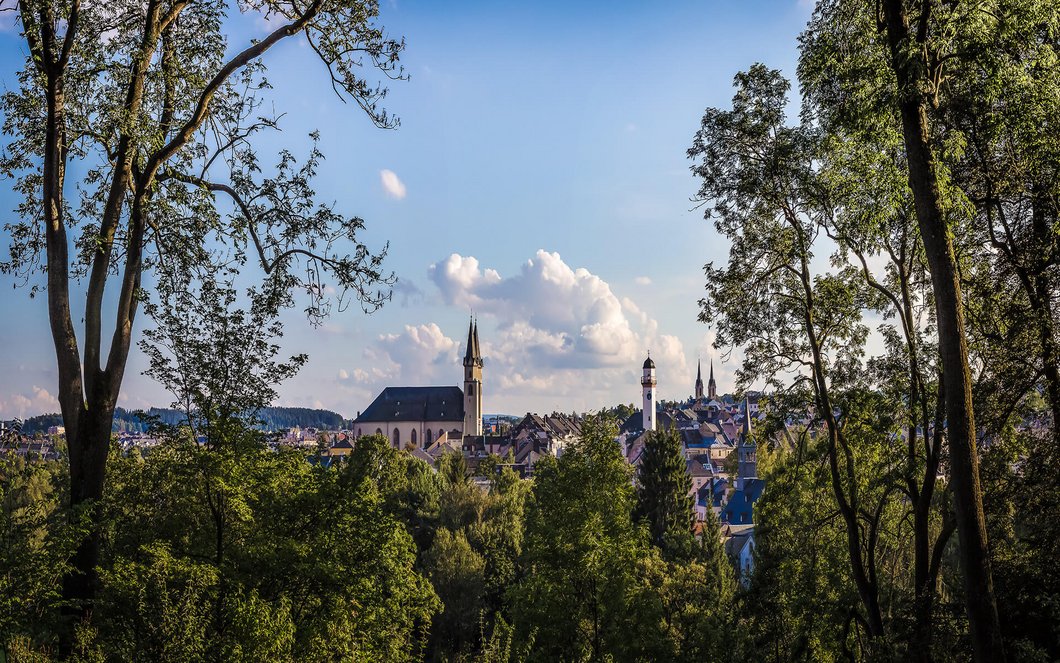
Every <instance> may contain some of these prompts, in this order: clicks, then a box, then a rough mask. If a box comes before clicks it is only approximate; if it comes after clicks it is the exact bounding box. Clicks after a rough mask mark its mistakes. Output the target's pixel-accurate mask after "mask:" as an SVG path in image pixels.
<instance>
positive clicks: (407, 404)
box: [354, 387, 464, 423]
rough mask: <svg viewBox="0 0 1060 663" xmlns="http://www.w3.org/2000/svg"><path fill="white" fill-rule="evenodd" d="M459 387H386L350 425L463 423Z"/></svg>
mask: <svg viewBox="0 0 1060 663" xmlns="http://www.w3.org/2000/svg"><path fill="white" fill-rule="evenodd" d="M463 420H464V392H463V391H462V390H461V389H460V387H387V388H386V389H384V390H383V393H381V394H379V395H378V396H377V397H376V399H375V400H374V401H372V404H371V405H369V406H368V408H367V409H366V410H365V411H364V412H362V413H361V416H359V417H357V419H356V420H355V422H354V423H362V422H369V421H373V422H374V421H463Z"/></svg>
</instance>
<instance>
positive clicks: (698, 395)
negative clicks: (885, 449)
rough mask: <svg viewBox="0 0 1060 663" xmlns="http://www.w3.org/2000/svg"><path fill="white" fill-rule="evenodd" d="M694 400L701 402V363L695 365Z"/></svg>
mask: <svg viewBox="0 0 1060 663" xmlns="http://www.w3.org/2000/svg"><path fill="white" fill-rule="evenodd" d="M696 400H697V401H701V400H703V362H702V360H701V361H700V362H699V363H698V364H697V365H696Z"/></svg>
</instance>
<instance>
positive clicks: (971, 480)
mask: <svg viewBox="0 0 1060 663" xmlns="http://www.w3.org/2000/svg"><path fill="white" fill-rule="evenodd" d="M930 5H931V3H930V2H926V3H925V5H924V6H923V8H922V9H921V11H923V12H928V11H930ZM884 12H885V16H886V21H887V36H888V41H889V45H890V50H891V58H892V59H891V66H892V69H893V70H894V73H895V75H896V77H897V82H898V88H899V99H900V102H899V110H900V112H901V117H902V133H903V137H904V141H905V149H906V159H907V163H908V169H909V186H910V188H911V189H912V192H913V201H914V203H915V206H916V213H917V221H918V223H919V226H920V235H921V238H922V240H923V242H924V252H925V255H926V257H927V261H928V267H929V268H930V270H931V281H932V286H933V289H934V294H935V313H936V318H937V321H938V334H939V355H940V359H941V363H942V371H943V374H944V377H943V393H944V397H945V399H946V431H947V439H948V442H949V451H950V456H949V466H950V483H951V486H952V490H953V496H954V507H955V511H956V517H957V533H958V539H959V541H960V558H961V566H962V568H963V570H964V584H965V593H966V597H965V598H966V606H965V607H966V609H967V612H968V621H969V625H970V630H971V636H972V647H973V651H974V655H975V660H976V661H979V662H981V663H987V662H988V661H990V662H995V661H1002V660H1004V651H1003V649H1002V642H1001V627H1000V622H999V620H998V613H997V603H996V601H995V599H994V583H993V578H992V576H991V572H990V556H989V548H988V545H987V534H986V518H985V516H984V514H983V501H982V489H981V487H980V485H979V459H978V451H977V447H976V436H975V419H974V412H973V409H972V379H971V371H970V369H969V366H968V345H967V340H966V338H965V333H964V318H963V312H962V310H961V290H960V282H959V280H958V274H957V266H956V259H955V257H954V252H953V243H952V240H951V238H950V235H949V229H948V227H947V225H946V220H945V216H944V213H943V210H942V202H941V197H940V192H939V187H938V178H937V171H936V169H937V163H936V160H935V155H934V152H933V150H932V148H931V144H930V140H931V139H930V130H929V125H928V118H927V110H926V105H925V100H924V98H923V93H922V92H920V87H921V86H922V85H924V84H926V80H924V78H925V77H924V75H923V74H920V73H918V72H919V69H918V68H919V67H922V66H923V63H918V62H917V60H918V57H919V56H920V55H922V49H923V47H924V44H923V43H922V42H923V40H924V39H926V37H925V36H924V35H925V34H926V27H922V28H921V37H920V39H918V43H915V44H914V43H910V39H909V21H908V17H907V15H906V12H905V8H904V7H903V3H902V0H886V2H884ZM921 18H922V21H923V24H922V25H923V26H926V20H927V17H926V16H923V17H921ZM914 46H916V47H917V48H916V49H915V50H911V49H913V47H914Z"/></svg>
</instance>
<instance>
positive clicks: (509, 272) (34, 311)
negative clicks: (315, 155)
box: [0, 0, 811, 418]
mask: <svg viewBox="0 0 1060 663" xmlns="http://www.w3.org/2000/svg"><path fill="white" fill-rule="evenodd" d="M810 11H811V6H810V3H808V2H807V1H806V0H741V1H740V2H732V1H731V0H699V1H698V2H692V1H688V0H673V1H671V2H665V3H643V2H633V1H629V2H625V1H615V2H594V1H584V2H578V3H571V2H553V1H550V0H546V1H542V2H514V1H494V2H470V1H452V2H444V3H440V2H431V1H428V0H382V3H381V8H380V17H379V19H378V22H379V24H381V25H383V26H385V28H386V31H387V32H388V33H389V34H391V35H393V36H404V38H405V40H406V43H407V46H406V50H405V51H404V53H403V54H402V58H401V59H402V63H403V64H404V66H405V68H406V70H407V72H408V74H409V80H407V81H396V82H392V83H390V84H389V87H390V93H389V95H388V96H387V98H386V101H385V107H386V108H387V110H388V111H389V112H391V113H393V114H395V115H397V116H398V117H400V120H401V125H400V127H399V128H397V129H396V130H383V129H378V128H375V127H374V126H373V125H372V124H371V122H369V121H368V119H367V118H366V117H365V116H364V114H363V113H362V112H361V111H360V109H359V108H357V107H356V105H353V104H344V103H343V102H341V101H340V100H339V99H337V98H336V97H335V95H334V93H333V92H332V91H331V89H330V86H329V83H328V80H327V76H326V70H325V69H324V66H323V65H322V64H321V63H320V62H319V61H318V60H316V59H315V56H314V55H313V53H312V51H311V49H309V48H308V47H307V46H306V45H305V44H304V43H301V42H300V41H296V40H290V42H289V43H283V44H281V45H280V46H278V47H277V48H275V49H273V50H272V51H270V52H269V53H268V54H267V55H266V57H265V64H266V65H267V66H268V68H269V75H268V78H269V81H270V82H271V83H272V85H273V86H274V91H273V93H272V98H271V99H270V103H272V104H274V105H275V107H276V109H277V110H278V111H280V112H284V113H286V114H285V116H284V118H283V120H282V123H281V127H282V129H283V132H282V133H280V134H278V135H275V136H271V137H268V138H267V139H266V140H264V141H262V143H261V144H260V145H261V155H262V158H263V159H266V158H267V157H268V156H269V155H270V151H271V153H275V151H276V150H278V149H280V148H283V147H288V148H291V149H292V150H293V151H294V152H295V153H299V150H300V149H301V150H303V151H304V149H305V148H306V145H307V140H306V135H307V134H308V133H309V132H310V131H313V130H314V129H316V130H319V132H320V134H321V147H322V149H323V151H324V153H325V154H326V161H325V162H324V164H323V167H322V168H321V170H320V173H319V176H318V180H317V181H316V191H317V194H318V197H319V199H320V200H323V201H334V202H335V204H336V207H337V209H339V210H340V211H342V212H344V213H347V214H352V215H357V216H360V217H362V218H363V219H365V221H366V224H367V227H366V229H365V231H364V232H363V234H362V235H361V236H360V238H359V239H360V240H361V241H363V242H365V243H366V244H368V245H369V247H372V248H374V249H379V248H381V247H383V246H384V245H386V243H388V242H389V253H388V257H387V260H386V263H385V265H386V268H387V269H389V270H392V271H393V272H394V273H395V275H396V276H397V278H398V282H397V285H396V286H395V290H394V296H393V299H392V301H390V302H389V303H387V304H386V305H385V306H384V307H383V308H382V309H380V310H379V311H377V312H376V313H373V314H371V315H365V314H364V313H362V312H361V311H360V309H358V308H357V307H356V306H352V307H349V308H348V309H347V310H345V311H342V312H335V313H333V314H332V316H331V317H329V318H328V319H327V320H326V321H325V323H324V324H323V325H321V326H318V327H314V326H312V325H310V324H309V323H308V322H307V321H306V319H305V317H304V316H303V315H302V314H300V313H299V312H298V311H292V312H290V313H289V314H288V315H285V318H284V323H285V336H284V338H283V341H282V347H283V350H284V352H285V353H287V354H296V353H307V354H308V355H309V361H308V363H307V364H306V366H305V367H304V368H303V369H302V371H301V372H300V373H299V375H297V376H296V377H295V378H293V379H291V380H289V381H288V382H286V383H284V384H283V385H281V386H280V388H279V399H278V401H277V404H278V405H290V406H305V407H321V408H327V409H330V410H334V411H337V412H339V413H340V414H342V415H344V416H346V417H354V416H356V415H357V413H358V412H360V411H361V410H364V409H365V408H366V407H367V406H368V404H369V403H370V402H371V401H372V399H373V398H375V396H376V395H378V394H379V392H380V391H381V390H382V389H383V388H384V387H386V386H407V385H458V386H460V385H462V379H463V378H462V367H461V365H460V359H461V357H463V352H464V344H465V341H466V337H467V326H468V320H469V316H470V314H471V312H472V311H473V312H474V314H475V315H476V316H477V318H478V325H479V338H480V341H481V346H482V352H483V355H484V358H485V368H484V382H485V385H484V409H485V411H486V412H487V413H507V414H522V413H525V412H530V411H533V412H541V413H546V412H552V411H563V412H570V411H578V412H583V411H590V410H596V409H600V408H603V407H609V406H612V405H616V404H618V403H639V402H640V384H639V376H640V370H641V364H642V363H643V361H644V357H645V356H646V354H647V353H648V352H649V351H650V352H651V357H652V359H653V360H654V361H655V364H656V366H657V378H658V382H659V386H658V398H660V399H677V398H685V397H687V396H689V395H691V393H692V389H693V382H694V380H695V373H696V363H697V361H699V360H702V361H703V364H704V372H706V370H707V365H708V362H709V361H710V360H711V359H713V360H714V365H715V374H716V377H717V381H718V387H719V391H722V392H724V391H728V390H730V389H732V388H733V386H734V385H733V382H732V380H733V378H732V376H733V374H734V371H735V368H736V362H737V361H738V358H737V355H732V356H729V355H727V354H726V353H725V351H724V349H722V350H717V349H714V348H713V347H712V340H713V334H712V332H711V330H710V328H709V327H708V326H707V325H704V324H703V323H700V322H698V321H697V314H698V304H697V302H698V300H699V298H700V297H701V296H702V293H703V286H704V277H703V265H704V264H705V263H707V262H710V261H718V262H722V261H724V260H725V258H726V256H727V253H728V246H727V244H726V243H725V241H724V240H723V239H722V238H721V237H719V236H718V235H717V234H716V233H715V231H714V229H713V227H712V224H711V223H710V222H709V221H706V220H704V219H703V215H702V211H701V210H698V209H694V208H693V207H694V205H693V203H692V202H691V201H690V198H691V197H692V196H693V195H694V194H695V193H696V190H697V189H698V183H697V182H696V180H695V179H694V178H693V176H692V175H691V173H690V172H689V165H690V162H689V161H688V159H687V158H686V150H687V149H688V147H689V145H690V144H691V142H692V137H693V134H694V133H695V131H696V129H697V128H698V126H699V121H700V118H701V117H702V115H703V111H704V109H705V108H707V107H728V106H729V104H730V103H731V97H732V78H733V75H734V74H736V73H737V72H738V71H741V70H745V69H747V68H748V67H749V66H750V65H751V64H753V63H755V62H764V63H766V64H767V65H769V66H771V67H774V68H777V69H780V70H781V71H782V72H784V74H785V75H786V76H788V77H789V78H794V73H795V71H794V69H795V60H796V57H797V52H796V47H797V37H798V34H799V33H800V32H801V31H802V29H803V28H804V26H805V24H806V21H807V20H808V18H809V16H810ZM0 17H3V18H2V20H4V21H6V23H0V86H2V88H3V89H10V88H13V87H14V86H15V85H16V84H17V80H16V74H17V71H18V69H19V68H20V66H21V64H22V62H23V57H24V50H25V47H24V45H23V44H22V43H21V41H20V38H19V36H18V33H17V31H16V30H15V28H14V27H13V26H12V24H11V22H10V18H9V17H10V14H3V15H0ZM239 26H240V27H239V28H238V29H237V30H236V31H235V32H234V34H233V35H232V36H231V40H232V44H233V46H234V45H236V44H238V43H240V42H241V40H242V41H243V42H245V41H247V40H249V39H251V38H254V37H260V36H261V35H263V34H264V33H265V30H266V29H267V27H268V26H267V24H266V23H265V22H264V21H263V20H260V19H257V20H251V19H250V17H248V19H247V20H244V21H242V22H241V23H239ZM0 140H6V138H2V139H0ZM17 203H18V198H17V196H16V194H15V193H14V192H13V191H12V189H11V183H10V182H3V183H0V220H2V221H3V222H5V223H6V222H7V221H9V220H11V219H13V218H14V215H15V214H16V213H15V211H14V208H15V206H16V205H17ZM8 239H9V237H8V235H7V234H6V231H0V247H2V249H3V250H5V251H6V246H7V242H8ZM79 287H80V289H79V290H78V292H79V293H80V297H81V298H82V299H83V286H79ZM75 314H76V312H75ZM0 319H2V320H3V324H0V418H9V417H15V416H20V417H27V416H32V415H35V414H39V413H42V412H52V411H57V409H58V406H57V403H56V401H55V397H54V394H55V392H56V385H57V377H56V369H55V359H54V354H53V349H52V344H51V340H50V334H49V331H48V325H47V311H46V306H45V301H44V295H43V293H41V294H38V295H37V296H36V297H30V290H29V288H26V287H18V284H17V283H16V282H15V281H14V280H13V279H12V278H11V277H7V276H2V275H0ZM137 324H138V325H139V326H140V328H141V329H142V327H143V325H146V324H149V321H147V320H146V319H145V317H144V316H140V317H139V318H138V320H137ZM144 368H145V360H144V357H143V355H142V353H141V352H140V351H139V350H134V351H133V355H132V356H131V358H130V363H129V368H128V369H127V371H126V378H125V382H124V385H123V389H122V394H121V397H120V399H119V405H121V406H123V407H126V408H146V407H150V406H160V407H161V406H167V405H169V404H170V402H171V401H172V400H173V398H172V396H171V395H169V394H167V393H166V392H165V391H164V390H163V389H162V388H161V387H160V386H159V385H158V384H156V383H155V382H153V381H152V380H151V379H150V378H148V377H146V376H144V375H142V371H143V370H144ZM704 379H705V378H704Z"/></svg>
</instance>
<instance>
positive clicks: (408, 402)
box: [353, 320, 482, 449]
mask: <svg viewBox="0 0 1060 663" xmlns="http://www.w3.org/2000/svg"><path fill="white" fill-rule="evenodd" d="M353 430H354V432H355V434H356V435H357V437H360V436H362V435H372V434H378V435H385V436H386V437H387V438H389V439H390V444H391V445H393V446H394V447H395V448H398V449H403V448H405V447H412V448H421V449H422V448H426V447H429V446H430V445H431V444H433V443H434V442H435V441H436V440H438V439H439V438H443V437H446V436H448V437H449V438H456V439H458V440H459V439H462V438H463V437H464V436H466V435H474V436H481V435H482V351H481V349H480V348H479V344H478V323H476V322H475V321H474V320H472V321H471V322H469V323H468V328H467V351H466V352H465V353H464V389H463V390H461V389H460V387H387V388H386V389H384V390H383V392H382V393H381V394H379V396H377V397H376V399H375V400H374V401H372V404H371V405H369V406H368V408H367V409H366V410H365V411H364V412H361V413H360V414H358V415H357V418H356V419H354V420H353Z"/></svg>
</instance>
